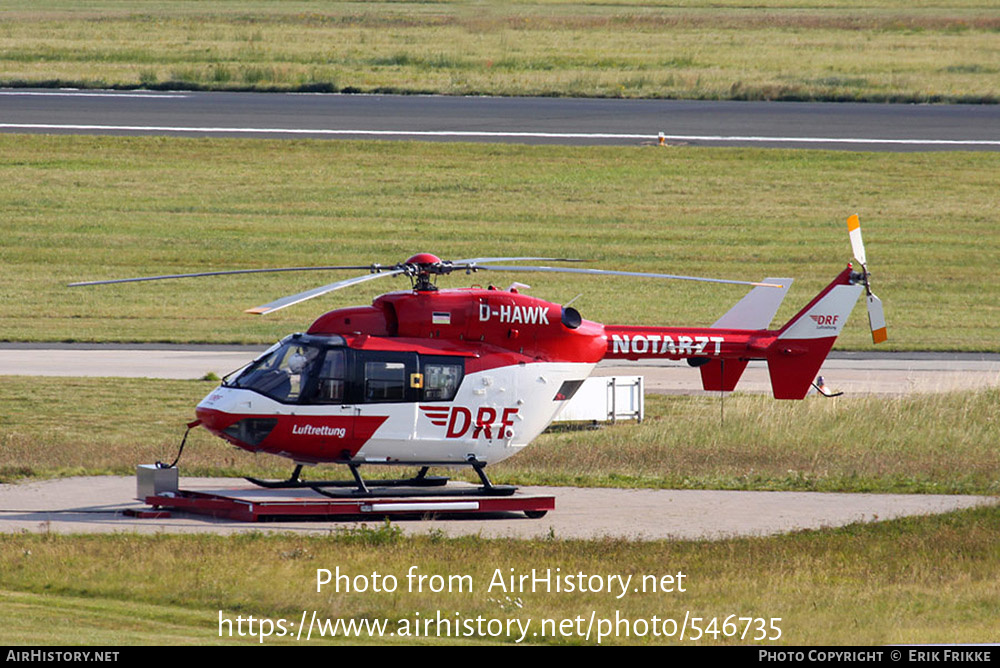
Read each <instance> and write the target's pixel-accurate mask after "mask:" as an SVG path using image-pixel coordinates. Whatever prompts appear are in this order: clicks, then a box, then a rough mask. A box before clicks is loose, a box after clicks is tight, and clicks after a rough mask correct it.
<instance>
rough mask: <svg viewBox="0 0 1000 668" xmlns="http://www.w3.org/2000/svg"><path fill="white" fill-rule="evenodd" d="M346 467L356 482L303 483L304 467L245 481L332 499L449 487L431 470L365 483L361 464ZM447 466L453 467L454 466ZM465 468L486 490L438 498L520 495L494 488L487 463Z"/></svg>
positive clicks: (406, 494)
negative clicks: (279, 476) (278, 476)
mask: <svg viewBox="0 0 1000 668" xmlns="http://www.w3.org/2000/svg"><path fill="white" fill-rule="evenodd" d="M345 463H346V464H347V467H348V468H349V469H350V470H351V475H352V476H353V477H354V481H353V482H351V481H349V480H318V481H315V482H312V481H308V480H302V479H301V478H299V474H300V473H301V472H302V465H301V464H300V465H298V466H296V467H295V470H294V471H293V472H292V475H291V477H289V478H288V480H260V479H259V478H251V477H247V478H246V480H247V481H249V482H252V483H253V484H255V485H257V486H259V487H264V488H266V489H311V490H313V491H315V492H317V493H318V494H322V495H323V496H327V497H330V498H333V499H338V498H345V497H359V496H362V497H369V496H380V497H383V496H388V497H409V496H422V495H426V492H424V491H423V488H426V487H444V486H445V485H446V484H447V483H448V478H446V477H444V476H428V475H427V471H428V469H429V468H430V466H424V467H422V468H421V469H420V471H419V472H418V473H417V475H415V476H414V477H412V478H403V479H395V480H371V481H366V480H365V479H364V478H362V477H361V472H360V471H359V470H358V469H359V468H360V464H356V463H354V462H345ZM447 463H448V464H452V463H451V462H447ZM466 464H467V465H468V466H471V467H472V468H473V469H474V470H475V472H476V475H478V476H479V480H480V482H482V484H483V486H482V487H473V488H458V489H443V490H439V491H436V492H435V493H434V494H435V496H511V495H513V494H514V492H516V491H517V487H514V486H512V485H494V484H493V483H492V482H491V481H490V479H489V477H488V476H487V475H486V472H485V471H484V470H483V468H484V467H485V466H486V464H485V463H484V462H480V461H478V460H477V459H475V458H470V459H469V460H468V461H467V462H466ZM452 465H453V464H452ZM329 487H335V488H342V489H341V490H337V491H327V490H326V489H325V488H329ZM370 487H375V488H380V489H377V490H376V491H374V492H373V491H372V490H371V489H369V488H370ZM384 487H398V488H406V489H395V490H392V491H386V490H384V489H381V488H384Z"/></svg>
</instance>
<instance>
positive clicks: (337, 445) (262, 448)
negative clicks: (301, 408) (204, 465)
mask: <svg viewBox="0 0 1000 668" xmlns="http://www.w3.org/2000/svg"><path fill="white" fill-rule="evenodd" d="M195 412H196V414H197V416H198V418H199V419H200V420H201V421H202V424H203V425H204V426H205V428H206V429H208V430H209V431H210V432H212V433H213V434H215V435H216V436H219V437H220V438H223V439H225V440H226V441H229V442H230V443H232V444H233V445H235V446H237V447H240V448H243V449H244V450H249V451H250V452H269V453H271V454H275V455H281V456H283V457H288V458H290V459H294V460H295V461H299V462H311V463H322V462H342V461H344V460H345V459H350V458H351V457H353V456H354V455H356V454H357V453H358V451H359V450H360V449H361V448H362V447H363V446H364V444H365V443H367V442H368V441H369V440H371V437H372V436H373V435H374V434H375V432H376V431H377V430H378V428H379V427H381V426H382V424H383V423H384V422H385V421H386V420H387V419H388V416H386V415H337V416H329V415H274V414H271V415H267V414H260V413H254V414H245V413H225V412H223V411H218V410H215V409H212V408H198V409H196V410H195ZM251 419H276V420H277V424H275V426H274V428H273V429H272V430H271V432H270V433H269V434H268V435H267V437H266V438H264V439H262V440H261V441H260V442H259V443H257V444H256V445H253V444H250V443H244V442H242V441H240V440H238V439H237V438H235V437H234V436H231V435H230V434H227V433H225V430H226V429H227V428H229V427H231V426H232V425H234V424H236V423H237V422H239V421H240V420H251ZM291 453H294V454H291Z"/></svg>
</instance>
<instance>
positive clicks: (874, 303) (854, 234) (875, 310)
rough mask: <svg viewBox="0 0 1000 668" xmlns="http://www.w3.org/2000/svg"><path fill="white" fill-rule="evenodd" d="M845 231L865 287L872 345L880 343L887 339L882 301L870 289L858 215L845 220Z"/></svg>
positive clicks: (869, 277) (866, 259) (869, 278)
mask: <svg viewBox="0 0 1000 668" xmlns="http://www.w3.org/2000/svg"><path fill="white" fill-rule="evenodd" d="M847 231H848V233H849V234H850V236H851V248H852V250H853V251H854V259H856V260H857V261H858V264H860V265H861V273H860V274H859V279H860V281H861V283H862V284H863V285H864V286H865V293H866V295H867V302H868V324H869V326H870V327H871V330H872V343H876V344H878V343H882V342H883V341H885V340H886V339H887V338H888V334H887V333H886V325H885V311H884V310H883V309H882V300H880V299H879V298H878V297H876V296H875V293H873V292H872V289H871V274H869V273H868V258H867V257H866V256H865V242H864V241H863V240H862V238H861V221H860V219H859V218H858V214H853V215H852V216H851V217H849V218H848V219H847Z"/></svg>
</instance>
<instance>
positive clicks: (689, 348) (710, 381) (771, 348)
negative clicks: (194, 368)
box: [604, 265, 864, 399]
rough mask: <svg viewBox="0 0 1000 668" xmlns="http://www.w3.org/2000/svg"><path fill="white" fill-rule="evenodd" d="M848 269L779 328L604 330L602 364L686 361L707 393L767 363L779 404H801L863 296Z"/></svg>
mask: <svg viewBox="0 0 1000 668" xmlns="http://www.w3.org/2000/svg"><path fill="white" fill-rule="evenodd" d="M856 276H857V275H856V274H855V273H854V271H853V269H852V267H851V266H850V265H848V266H847V268H846V269H845V270H844V271H842V272H841V273H840V274H839V275H838V276H837V277H836V278H835V279H834V280H833V281H832V282H831V283H830V284H829V285H827V286H826V288H824V289H823V290H822V291H821V292H820V293H819V294H818V295H816V297H815V298H814V299H813V300H812V301H810V302H809V303H808V304H807V305H806V306H805V308H803V309H802V310H801V311H799V312H798V313H797V314H796V315H795V316H794V317H793V318H792V319H791V320H789V321H788V322H787V323H786V324H785V325H784V326H783V327H781V329H778V330H768V329H733V328H714V327H701V328H698V327H645V326H643V327H639V326H636V327H631V326H626V325H606V326H605V328H604V331H605V334H606V336H607V341H608V347H607V350H606V351H605V354H604V359H628V360H639V359H671V360H680V359H686V360H687V361H688V363H689V364H691V366H696V367H699V368H700V371H701V377H702V386H703V387H704V388H705V389H706V390H722V391H731V390H733V389H734V388H735V387H736V384H737V382H738V381H739V379H740V376H741V375H742V374H743V371H744V369H746V366H747V363H748V362H749V361H750V360H766V361H767V366H768V372H769V374H770V377H771V389H772V391H773V393H774V396H775V398H777V399H802V398H803V397H805V396H806V394H807V393H808V391H809V388H810V386H811V384H812V382H813V379H814V378H815V377H816V374H817V373H819V369H820V367H821V366H822V364H823V361H824V360H825V359H826V356H827V354H828V353H829V352H830V349H831V348H832V347H833V343H834V341H836V339H837V336H838V335H839V334H840V331H841V330H842V329H843V327H844V325H845V324H846V322H847V318H848V316H849V315H850V313H851V310H852V309H853V308H854V305H855V303H857V300H858V297H859V296H860V295H861V293H862V292H863V291H864V286H863V285H861V284H858V283H857V282H856V280H855V279H856Z"/></svg>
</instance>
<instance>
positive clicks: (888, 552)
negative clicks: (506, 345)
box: [0, 508, 1000, 645]
mask: <svg viewBox="0 0 1000 668" xmlns="http://www.w3.org/2000/svg"><path fill="white" fill-rule="evenodd" d="M998 521H1000V510H997V509H995V508H994V509H983V510H976V511H964V512H958V513H952V514H950V515H946V516H939V517H931V518H914V519H906V520H897V521H892V522H884V523H881V524H877V525H868V526H850V527H846V528H843V529H836V530H829V531H821V532H804V533H800V534H795V535H790V536H782V537H775V538H766V539H739V540H735V539H734V540H724V541H717V542H711V543H704V542H684V541H679V542H646V543H642V542H640V543H636V542H630V541H622V540H610V539H609V540H595V541H569V540H562V539H560V538H559V537H558V536H555V537H554V538H552V539H551V540H543V541H534V542H527V541H517V540H485V539H480V538H476V537H471V538H460V539H448V538H444V537H442V536H424V537H411V538H405V539H404V538H403V537H402V536H401V535H400V534H399V532H398V530H397V529H396V528H395V527H393V526H382V527H376V528H368V527H364V528H358V529H355V530H353V531H350V532H346V533H340V534H333V535H330V536H318V537H317V536H312V537H304V536H289V535H277V536H265V535H262V534H248V535H242V536H235V537H232V538H223V537H219V536H169V535H158V536H136V535H129V534H119V535H114V536H77V537H64V536H58V535H50V534H41V535H15V536H11V535H2V536H0V606H2V607H3V609H4V610H5V611H6V612H7V614H6V615H5V618H6V619H5V623H4V624H3V626H2V628H0V642H2V643H4V644H5V645H19V644H26V643H32V644H33V643H42V644H62V643H66V644H91V645H93V644H97V645H127V644H181V643H197V644H210V643H218V642H227V643H229V642H235V641H239V640H240V639H239V638H236V639H230V638H229V637H228V636H227V637H225V638H222V639H220V638H219V635H218V634H219V619H220V616H221V617H224V618H226V619H229V620H231V621H232V628H233V629H234V632H235V629H236V619H237V617H238V616H242V617H243V619H244V620H246V619H247V618H248V617H249V616H251V615H253V616H255V617H256V618H257V619H258V620H259V619H260V618H269V619H271V620H272V621H273V620H277V619H285V620H287V621H292V622H294V624H295V625H296V626H295V627H289V628H291V630H292V633H294V632H295V630H296V628H297V626H298V624H299V623H300V620H301V619H302V615H303V611H305V612H306V619H307V621H308V619H309V617H310V616H311V613H312V612H313V611H315V612H316V614H317V617H318V618H319V619H326V618H329V619H344V620H357V621H361V620H368V621H369V622H372V621H378V620H386V621H387V623H388V624H389V627H388V628H389V630H390V632H395V631H397V630H399V629H400V628H401V627H400V624H401V623H402V622H403V620H409V621H410V622H411V627H410V628H411V631H412V629H413V625H412V622H414V621H416V620H418V619H428V618H430V619H436V616H437V613H438V612H439V611H440V613H441V616H442V617H443V618H445V619H448V620H451V621H454V620H456V619H463V620H464V619H469V618H476V617H482V618H484V619H487V620H489V619H494V620H502V621H506V620H508V619H511V620H513V619H519V620H521V621H522V623H528V620H531V622H530V623H531V624H532V626H531V627H529V629H530V630H531V631H534V632H539V631H540V630H542V628H543V627H542V626H541V624H542V620H543V619H549V620H556V621H557V622H559V621H561V620H564V619H566V620H576V618H577V617H582V618H583V619H584V621H583V622H582V626H581V622H574V621H571V622H570V623H569V625H568V626H567V627H566V629H567V631H568V630H569V629H572V632H570V633H567V635H562V634H559V633H556V634H555V635H553V634H552V633H547V634H545V636H541V635H540V636H534V635H532V634H531V633H530V632H529V633H528V634H527V636H526V638H525V640H526V641H527V642H530V643H553V644H596V633H597V630H598V629H599V628H600V627H598V626H597V625H596V624H595V626H594V628H593V634H592V636H591V638H590V640H589V641H588V640H585V639H583V638H581V637H580V636H581V635H583V633H582V632H583V631H585V630H586V629H587V623H588V621H589V620H590V616H591V613H593V614H594V615H595V617H596V618H597V619H610V620H614V619H615V613H616V611H617V612H618V614H619V616H620V617H621V618H623V619H627V620H630V622H631V624H630V625H629V633H630V635H626V631H625V628H624V627H623V626H618V627H616V630H617V634H616V635H617V636H618V637H614V636H611V637H606V638H603V639H602V644H606V643H619V644H621V643H628V644H665V643H671V644H674V643H676V644H688V643H691V642H692V641H690V640H687V639H686V640H685V641H684V642H683V643H681V642H680V641H679V638H678V635H677V634H676V632H674V637H673V638H667V637H653V635H652V631H651V622H652V620H653V618H654V617H655V618H658V619H659V620H661V621H660V623H659V624H658V628H659V630H661V631H663V630H664V629H666V631H667V632H670V631H671V630H672V629H671V627H669V626H666V627H665V626H663V623H662V620H664V619H675V620H677V621H678V625H680V623H681V622H682V621H683V619H684V617H685V613H688V614H689V615H690V617H692V618H694V617H700V618H701V619H702V621H700V622H698V625H699V627H700V628H702V629H703V630H704V629H709V631H708V633H706V634H704V635H703V637H702V638H701V639H700V640H698V641H694V642H693V643H692V644H719V643H731V644H750V645H780V644H793V645H837V644H851V645H882V644H897V643H898V644H913V643H921V644H922V643H970V642H979V643H982V642H996V641H997V640H1000V635H998V631H997V627H996V619H997V616H998V615H1000V603H998V601H1000V589H998V580H997V578H996V573H997V570H998V569H1000V542H998V541H1000V539H998V537H997V532H996V530H995V529H996V524H997V522H998ZM414 566H415V567H416V571H415V572H416V574H419V575H425V576H432V575H439V576H441V577H442V578H448V576H461V575H467V576H469V577H468V580H466V581H465V582H464V583H462V584H463V587H464V589H463V591H461V592H459V591H458V584H459V583H458V581H457V580H456V581H453V589H454V591H453V592H451V593H449V592H448V591H447V590H445V591H442V592H440V593H434V592H431V591H429V589H430V584H431V581H430V580H427V581H425V585H424V588H423V591H417V590H416V587H414V589H413V590H410V587H409V585H408V580H407V579H406V575H407V573H408V572H409V571H410V568H411V567H414ZM320 568H325V569H329V570H330V571H335V569H336V568H340V572H341V573H343V574H349V575H350V576H351V578H352V579H353V577H354V576H355V575H360V574H363V575H365V576H368V577H369V578H370V577H371V574H372V573H373V572H377V573H379V574H380V576H381V578H382V582H383V583H384V582H385V581H386V576H389V575H391V576H393V577H395V578H396V579H397V586H396V591H395V592H392V593H374V592H372V591H367V592H363V593H359V592H355V591H351V592H345V591H344V589H343V588H342V589H341V591H340V592H339V593H338V592H336V591H335V590H334V589H333V587H332V586H331V585H328V586H326V587H324V588H323V591H322V592H320V593H317V591H316V581H317V573H316V571H317V569H320ZM497 569H499V570H500V572H501V574H502V575H504V576H509V575H510V573H511V571H510V569H514V571H513V572H514V573H515V574H516V575H520V574H524V573H527V574H530V573H531V569H536V570H537V571H538V572H544V571H545V570H546V569H552V572H553V573H554V572H555V569H560V571H559V573H560V575H576V574H577V573H583V574H585V575H587V576H590V575H596V574H599V575H601V576H604V577H605V578H606V577H607V576H608V575H622V576H626V577H627V576H629V575H631V576H633V578H634V579H633V580H632V581H631V583H630V587H629V589H634V588H636V587H638V586H639V584H640V582H641V581H642V577H643V576H647V575H653V576H656V577H655V580H657V581H659V578H660V576H663V575H674V576H676V575H677V573H679V572H681V573H684V575H685V578H684V579H683V580H676V581H677V582H680V583H682V584H683V586H684V589H685V591H684V592H680V591H673V592H670V593H668V592H663V591H657V592H656V593H653V592H651V591H649V587H648V586H647V591H646V592H642V591H641V589H640V591H639V592H634V591H627V593H626V595H624V596H622V597H621V598H618V595H617V594H615V593H610V594H609V593H608V590H607V589H605V590H604V591H601V592H598V593H594V592H582V593H581V592H568V593H567V592H566V591H565V590H564V591H563V592H561V593H555V592H554V591H553V592H548V591H536V592H531V591H527V592H509V591H508V592H504V591H502V590H500V589H499V588H497V587H496V586H494V588H493V589H492V590H490V588H489V587H490V584H491V583H493V582H494V577H495V571H496V570H497ZM123 574H128V575H127V577H123ZM588 580H589V578H588ZM646 584H647V585H648V584H649V581H648V580H647V581H646ZM442 587H443V584H442V585H439V589H440V588H442ZM594 588H596V587H594ZM730 616H735V617H730ZM741 616H742V617H754V618H764V619H766V620H768V621H767V622H766V623H765V627H766V632H767V633H768V635H769V637H772V638H773V637H774V636H775V635H776V634H775V632H774V631H772V628H771V626H770V624H771V622H770V620H771V618H780V619H779V620H778V621H776V622H774V625H775V627H776V628H777V629H780V637H779V638H778V639H777V640H776V641H774V642H771V641H768V642H752V641H750V640H745V641H741V640H739V639H738V638H736V637H733V634H734V632H736V631H742V630H743V628H744V627H745V626H746V623H743V622H739V621H738V620H737V619H736V618H738V617H741ZM712 618H716V619H717V622H716V624H715V626H714V629H715V633H714V634H713V633H712V632H711V628H712V627H711V626H710V621H709V620H710V619H712ZM727 618H728V619H730V620H731V622H732V623H733V624H735V625H736V628H735V629H733V628H731V627H729V628H727V629H726V630H725V631H723V624H724V622H725V620H726V619H727ZM637 620H645V622H644V623H643V624H641V625H637V624H635V622H636V621H637ZM496 628H497V625H496V624H495V625H494V629H496ZM554 628H559V626H558V624H556V625H555V626H554ZM605 628H606V629H610V628H611V627H610V626H608V627H605ZM243 629H244V631H246V630H247V623H246V622H244V626H243ZM223 631H224V632H225V631H226V627H224V628H223ZM435 633H441V635H442V636H444V635H445V631H444V627H443V626H442V627H440V629H438V627H436V625H432V626H430V631H429V633H424V632H422V633H421V635H422V636H426V635H431V636H433V635H434V634H435ZM639 633H644V634H645V635H644V636H640V635H638V634H639ZM724 633H725V634H727V635H729V636H730V637H728V638H727V637H726V635H723V634H724ZM757 634H758V628H757V626H756V624H754V625H753V626H752V628H751V629H750V631H749V633H748V635H747V637H748V638H752V637H754V636H755V635H757ZM318 635H319V634H318V632H317V633H314V635H313V638H312V640H311V641H310V644H311V643H312V642H317V643H318V642H323V640H320V639H319V638H318ZM305 637H306V635H305V633H303V636H302V638H303V639H302V640H301V641H300V644H305ZM517 637H518V634H517V633H516V632H515V633H513V634H512V635H508V634H507V633H506V632H502V633H500V634H499V635H498V636H497V637H488V635H487V634H486V633H483V634H482V635H474V636H472V637H463V638H456V637H454V636H452V637H451V638H446V641H448V642H484V641H493V642H497V641H500V642H508V643H513V642H514V641H515V640H516V639H517ZM692 637H695V634H694V632H693V631H692V627H690V626H688V628H687V635H686V636H685V638H692ZM242 640H243V641H244V642H254V643H258V642H259V641H258V640H257V639H256V638H243V639H242ZM363 640H365V641H369V640H370V641H371V642H375V643H379V644H381V643H386V642H389V643H392V642H405V643H407V644H412V643H419V642H439V641H438V640H436V639H434V638H431V639H430V640H424V639H423V638H422V637H414V636H409V637H399V636H398V635H397V636H396V637H388V638H380V637H376V638H371V639H369V638H368V637H367V636H365V637H363ZM338 641H339V642H345V641H344V640H343V639H340V640H338ZM264 642H265V644H271V643H277V642H284V643H295V640H294V639H293V638H285V639H283V640H280V639H276V638H271V639H266V640H265V641H264Z"/></svg>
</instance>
